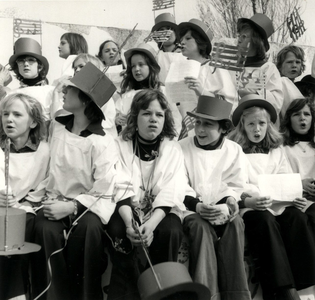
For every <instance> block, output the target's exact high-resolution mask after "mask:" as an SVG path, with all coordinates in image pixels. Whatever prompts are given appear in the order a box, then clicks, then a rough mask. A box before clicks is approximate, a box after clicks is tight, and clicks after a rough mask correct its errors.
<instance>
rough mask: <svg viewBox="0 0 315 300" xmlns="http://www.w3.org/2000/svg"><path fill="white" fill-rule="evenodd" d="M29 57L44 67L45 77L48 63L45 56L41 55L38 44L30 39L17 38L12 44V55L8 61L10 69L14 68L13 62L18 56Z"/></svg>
mask: <svg viewBox="0 0 315 300" xmlns="http://www.w3.org/2000/svg"><path fill="white" fill-rule="evenodd" d="M22 55H29V56H34V57H35V58H37V59H38V60H39V61H40V62H41V63H42V64H43V66H44V67H45V70H46V75H47V73H48V70H49V63H48V60H47V59H46V57H45V56H43V55H42V48H41V46H40V44H39V43H38V42H37V41H35V40H33V39H31V38H19V39H18V40H17V41H16V42H15V44H14V54H13V55H12V56H11V57H10V59H9V64H10V66H11V68H13V67H14V64H15V61H16V59H17V58H18V57H19V56H22Z"/></svg>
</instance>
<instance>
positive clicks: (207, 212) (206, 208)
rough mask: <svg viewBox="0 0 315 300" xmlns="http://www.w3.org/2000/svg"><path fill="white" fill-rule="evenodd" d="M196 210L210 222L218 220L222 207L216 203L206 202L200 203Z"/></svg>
mask: <svg viewBox="0 0 315 300" xmlns="http://www.w3.org/2000/svg"><path fill="white" fill-rule="evenodd" d="M196 212H197V213H198V214H199V215H200V216H201V217H202V218H203V219H205V220H208V221H210V222H214V221H216V220H217V219H218V218H219V217H220V216H221V209H220V208H218V207H216V206H215V205H213V206H212V205H207V204H204V203H198V204H197V207H196Z"/></svg>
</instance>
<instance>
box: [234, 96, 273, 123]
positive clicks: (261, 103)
mask: <svg viewBox="0 0 315 300" xmlns="http://www.w3.org/2000/svg"><path fill="white" fill-rule="evenodd" d="M254 106H256V107H262V108H265V109H266V110H267V111H268V112H269V114H270V120H271V122H272V123H275V122H276V121H277V118H278V116H277V112H276V110H275V108H274V107H273V105H272V104H270V103H269V102H268V101H267V100H265V99H253V100H248V101H244V102H243V103H240V104H239V105H238V106H237V107H236V109H235V110H234V112H233V115H232V122H233V125H234V126H235V127H236V126H237V124H238V123H239V121H240V119H241V116H242V114H243V111H244V110H245V109H247V108H250V107H254Z"/></svg>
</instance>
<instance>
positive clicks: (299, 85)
mask: <svg viewBox="0 0 315 300" xmlns="http://www.w3.org/2000/svg"><path fill="white" fill-rule="evenodd" d="M294 84H295V85H296V86H297V87H302V86H306V85H309V84H310V85H312V86H314V87H315V82H308V81H298V82H295V83H294Z"/></svg>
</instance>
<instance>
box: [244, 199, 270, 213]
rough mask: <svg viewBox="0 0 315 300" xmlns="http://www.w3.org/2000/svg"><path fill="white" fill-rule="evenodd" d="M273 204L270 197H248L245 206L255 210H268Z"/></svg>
mask: <svg viewBox="0 0 315 300" xmlns="http://www.w3.org/2000/svg"><path fill="white" fill-rule="evenodd" d="M271 204H272V200H271V199H270V197H248V198H246V199H245V206H246V207H248V208H252V209H255V210H266V209H267V208H268V207H270V206H271Z"/></svg>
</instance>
